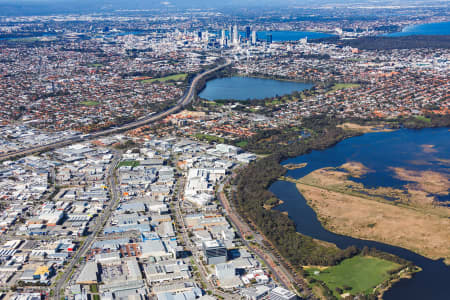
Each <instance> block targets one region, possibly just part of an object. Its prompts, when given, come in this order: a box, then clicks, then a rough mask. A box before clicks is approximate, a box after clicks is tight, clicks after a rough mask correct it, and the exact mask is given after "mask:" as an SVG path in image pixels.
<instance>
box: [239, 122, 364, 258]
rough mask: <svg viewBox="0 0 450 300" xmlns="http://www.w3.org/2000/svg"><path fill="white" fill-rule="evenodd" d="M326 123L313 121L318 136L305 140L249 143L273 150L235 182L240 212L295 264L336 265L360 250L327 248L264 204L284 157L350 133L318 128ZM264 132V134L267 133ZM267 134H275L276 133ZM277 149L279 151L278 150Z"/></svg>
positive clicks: (250, 146) (244, 171)
mask: <svg viewBox="0 0 450 300" xmlns="http://www.w3.org/2000/svg"><path fill="white" fill-rule="evenodd" d="M322 122H323V121H316V120H310V122H309V125H310V126H311V127H312V128H310V130H313V128H314V129H316V130H317V131H315V137H314V138H312V137H310V138H306V139H302V140H299V141H296V142H294V143H291V144H289V145H286V146H280V144H279V143H278V141H274V140H270V139H266V140H268V142H267V143H265V144H264V148H260V149H258V148H254V147H255V145H254V144H252V143H251V142H249V143H248V148H250V149H253V150H257V151H256V152H259V153H262V152H264V151H273V152H272V154H270V155H269V156H267V157H265V158H263V159H260V160H258V161H256V162H253V163H251V164H250V165H249V166H248V167H247V168H245V169H243V170H242V171H241V172H240V173H239V175H238V176H237V179H236V182H235V183H236V185H237V192H236V193H235V195H234V197H233V199H234V201H235V205H236V207H237V209H238V211H239V213H240V214H241V215H242V216H243V217H244V218H246V219H248V220H251V221H252V222H253V223H254V224H255V225H256V226H257V227H258V228H259V229H260V230H261V231H262V233H263V234H264V235H265V236H266V237H267V238H268V239H270V240H271V242H272V243H273V244H274V246H275V247H276V248H277V249H278V251H279V252H280V253H281V255H283V257H285V258H286V259H287V260H289V262H290V263H291V264H292V265H293V266H294V267H300V266H302V265H335V264H337V263H339V262H340V261H342V260H344V259H346V258H350V257H352V256H354V255H356V254H358V253H359V251H358V250H357V249H356V248H355V247H349V248H347V249H345V250H340V249H337V248H334V247H325V246H323V245H321V244H319V243H317V242H315V241H314V240H313V239H312V238H311V237H308V236H304V235H302V234H299V233H298V232H297V231H296V227H295V223H294V222H293V221H292V220H291V219H290V218H289V217H288V216H286V215H285V214H283V213H281V212H279V211H275V210H267V209H265V208H264V207H263V206H264V204H269V203H271V201H272V200H273V198H274V195H273V194H272V193H271V192H270V191H269V190H268V189H267V188H268V187H269V185H270V184H271V183H272V182H274V181H275V180H277V178H279V177H280V176H282V175H283V174H284V173H285V171H286V169H285V168H283V167H282V166H281V165H280V161H281V160H283V159H284V158H286V157H290V156H296V155H301V154H305V153H307V152H309V151H311V150H313V149H325V148H326V147H329V146H331V145H333V144H335V143H337V142H338V141H340V140H342V139H343V138H346V137H347V136H349V135H348V133H346V132H345V131H344V130H342V129H340V128H336V126H327V127H322V128H320V129H318V128H316V126H320V125H319V124H322ZM325 122H326V121H325ZM261 134H262V135H263V133H261ZM267 134H268V135H269V136H272V137H273V134H274V132H270V133H267ZM257 145H259V146H261V145H262V144H261V143H257ZM275 149H277V150H276V151H275Z"/></svg>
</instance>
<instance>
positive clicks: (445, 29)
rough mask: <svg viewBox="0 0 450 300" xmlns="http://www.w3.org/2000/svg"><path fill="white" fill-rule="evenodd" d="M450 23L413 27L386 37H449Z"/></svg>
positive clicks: (388, 34)
mask: <svg viewBox="0 0 450 300" xmlns="http://www.w3.org/2000/svg"><path fill="white" fill-rule="evenodd" d="M449 34H450V22H441V23H428V24H421V25H412V26H407V27H405V28H403V30H402V31H400V32H393V33H387V34H385V35H384V36H394V37H395V36H408V35H449Z"/></svg>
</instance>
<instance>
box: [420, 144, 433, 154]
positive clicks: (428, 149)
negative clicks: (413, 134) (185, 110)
mask: <svg viewBox="0 0 450 300" xmlns="http://www.w3.org/2000/svg"><path fill="white" fill-rule="evenodd" d="M420 148H422V151H423V152H424V153H436V152H437V150H436V148H435V146H434V145H420Z"/></svg>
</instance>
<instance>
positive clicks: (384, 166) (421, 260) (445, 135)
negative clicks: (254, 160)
mask: <svg viewBox="0 0 450 300" xmlns="http://www.w3.org/2000/svg"><path fill="white" fill-rule="evenodd" d="M424 145H426V147H424ZM430 145H433V146H434V147H433V149H434V151H432V152H430V151H429V150H426V149H427V148H429V146H430ZM449 157H450V133H449V131H448V129H447V128H439V129H423V130H408V129H402V130H397V131H394V132H383V133H369V134H365V135H362V136H359V137H354V138H350V139H347V140H344V141H342V142H340V143H339V144H337V145H336V146H334V147H331V148H328V149H326V150H323V151H313V152H311V153H309V154H306V155H302V156H299V157H296V158H292V159H288V160H286V161H284V162H283V164H287V163H302V162H307V163H308V165H307V166H306V167H305V168H301V169H296V170H289V171H288V173H287V175H288V176H291V177H294V178H301V177H303V176H305V175H307V174H309V173H310V172H312V171H314V170H316V169H320V168H323V167H330V166H332V167H337V166H339V165H341V164H343V163H345V162H347V161H358V162H361V163H363V164H365V165H366V166H368V167H369V168H374V169H375V170H376V172H375V174H377V173H378V174H379V178H374V176H375V175H369V176H367V177H365V178H363V179H361V182H363V183H364V184H369V185H370V184H372V185H376V184H377V182H378V183H380V182H383V185H385V186H388V185H390V184H392V185H393V186H398V185H400V184H402V183H403V182H398V181H397V180H396V179H395V178H394V177H393V174H392V173H390V171H389V170H388V167H390V166H400V167H405V166H408V168H413V169H415V170H417V169H420V170H428V169H432V170H439V171H441V172H444V173H446V174H448V173H449V172H450V168H449V167H448V163H447V165H445V164H442V161H441V158H442V159H448V158H449ZM369 174H370V173H369ZM375 177H376V176H375ZM270 191H272V192H273V193H274V194H275V195H276V196H277V197H278V198H279V199H281V200H283V202H284V203H283V204H282V205H280V206H278V207H277V208H276V209H278V210H280V211H287V212H288V214H289V216H290V217H291V218H292V220H294V221H295V223H296V227H297V231H298V232H300V233H302V234H305V235H308V236H311V237H313V238H316V239H319V240H323V241H327V242H331V243H334V244H336V245H337V246H338V247H339V248H346V247H349V246H351V245H355V246H357V247H358V248H362V247H364V246H368V247H375V248H377V249H379V250H381V251H385V252H389V253H392V254H395V255H397V256H399V257H402V258H405V259H407V260H409V261H411V262H413V263H414V264H415V265H417V266H419V267H421V268H422V269H423V270H422V271H421V272H419V273H417V274H415V275H414V277H413V278H412V279H407V280H406V279H404V280H401V281H400V282H398V283H396V284H395V285H394V286H393V287H392V288H391V289H390V290H389V291H387V292H386V293H385V296H384V299H386V300H403V299H405V300H415V299H417V300H419V299H420V300H424V299H436V300H438V299H448V297H449V295H450V284H449V283H450V267H448V266H446V265H445V264H444V263H443V261H442V260H431V259H428V258H426V257H423V256H421V255H419V254H416V253H414V252H412V251H409V250H406V249H403V248H400V247H395V246H391V245H387V244H383V243H378V242H374V241H368V240H361V239H356V238H352V237H348V236H344V235H339V234H335V233H332V232H330V231H328V230H326V229H325V228H323V227H322V225H321V223H320V222H319V220H318V219H317V215H316V213H315V212H314V210H313V209H311V207H309V206H308V204H307V203H306V200H305V199H304V198H303V196H302V195H301V193H300V192H299V191H298V190H297V188H296V186H295V184H294V183H290V182H286V181H277V182H275V183H274V184H272V186H271V187H270Z"/></svg>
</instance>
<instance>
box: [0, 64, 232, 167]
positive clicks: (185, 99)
mask: <svg viewBox="0 0 450 300" xmlns="http://www.w3.org/2000/svg"><path fill="white" fill-rule="evenodd" d="M231 64H232V61H227V62H226V63H225V64H223V65H220V66H217V67H215V68H213V69H210V70H208V71H205V72H203V73H201V74H198V75H197V76H195V77H194V79H193V80H192V82H191V85H190V86H189V89H188V90H187V92H186V93H185V94H184V95H183V96H182V97H181V98H180V99H179V100H178V102H177V104H176V105H175V106H172V107H171V108H169V109H167V110H165V111H162V112H159V113H157V114H154V115H151V116H148V117H146V118H143V119H140V120H137V121H134V122H131V123H128V124H125V125H122V126H119V127H116V128H111V129H106V130H102V131H98V132H95V133H92V134H89V135H82V136H77V137H71V138H68V139H64V140H61V141H58V142H53V143H49V144H46V145H42V146H36V147H31V148H28V149H21V150H18V151H15V152H11V153H7V154H3V155H0V161H4V160H8V159H12V158H16V157H20V156H26V155H31V154H35V153H39V152H43V151H50V150H53V149H56V148H61V147H65V146H68V145H71V144H75V143H80V142H84V141H87V140H92V139H96V138H99V137H101V136H106V135H111V134H115V133H119V132H123V131H127V130H130V129H134V128H137V127H140V126H144V125H148V124H150V123H154V122H156V121H159V120H162V119H164V118H165V117H167V116H169V115H171V114H174V113H177V112H179V111H180V110H182V109H183V108H184V107H185V106H186V105H188V104H189V103H190V102H192V100H193V99H194V98H195V97H194V96H195V89H196V87H197V84H198V83H199V81H200V80H201V79H202V78H203V77H205V76H207V75H209V74H211V73H214V72H216V71H218V70H220V69H223V68H225V67H227V66H229V65H231Z"/></svg>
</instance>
